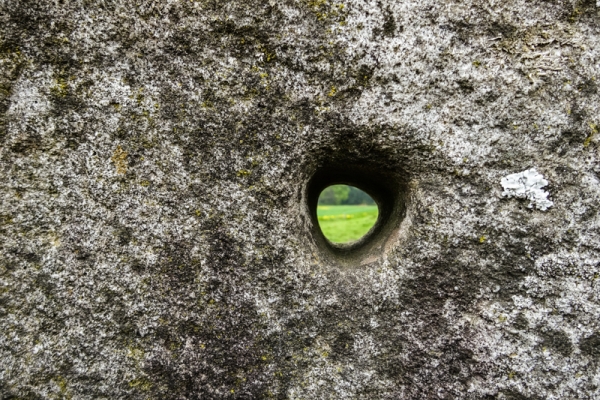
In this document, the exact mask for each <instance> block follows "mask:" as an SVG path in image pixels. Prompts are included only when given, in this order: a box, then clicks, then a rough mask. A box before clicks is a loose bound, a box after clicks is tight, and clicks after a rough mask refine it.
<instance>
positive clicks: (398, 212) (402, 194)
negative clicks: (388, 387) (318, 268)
mask: <svg viewBox="0 0 600 400" xmlns="http://www.w3.org/2000/svg"><path fill="white" fill-rule="evenodd" d="M339 184H342V185H349V186H354V187H356V188H358V189H360V190H362V191H364V192H366V193H367V194H368V195H369V196H371V198H373V200H374V201H375V203H376V204H377V207H378V211H379V215H378V217H377V221H376V222H375V225H373V227H372V228H371V230H370V231H369V232H367V234H365V235H364V236H363V237H362V238H360V239H359V240H356V241H353V242H350V243H333V242H331V241H329V240H327V238H326V237H325V236H324V234H323V232H322V230H321V228H320V225H319V222H318V215H317V206H318V201H319V196H320V194H321V192H322V191H323V190H324V189H325V188H327V187H329V186H332V185H339ZM406 199H407V184H406V179H405V176H404V174H402V173H401V172H400V171H394V170H390V169H385V168H382V167H380V166H379V165H377V164H370V163H369V162H365V161H364V160H361V161H360V162H349V161H345V162H337V163H330V164H327V165H323V166H321V167H320V168H318V169H317V170H316V171H315V173H314V174H313V176H312V178H311V179H310V180H309V182H308V185H307V189H306V201H307V207H308V212H309V214H310V218H311V222H312V224H311V234H312V236H313V238H314V241H315V243H316V245H317V246H318V247H319V249H320V250H321V253H322V255H323V256H325V257H326V258H328V259H329V260H331V261H333V262H335V263H337V264H341V265H346V266H356V265H363V264H368V263H370V262H374V261H376V260H377V259H378V258H379V257H380V256H381V254H383V252H384V251H385V247H386V243H387V242H388V241H389V240H390V239H393V238H394V237H395V236H396V233H397V232H398V230H399V228H400V223H401V222H402V220H403V219H404V215H405V209H406Z"/></svg>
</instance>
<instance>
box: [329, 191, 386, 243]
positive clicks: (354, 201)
mask: <svg viewBox="0 0 600 400" xmlns="http://www.w3.org/2000/svg"><path fill="white" fill-rule="evenodd" d="M378 214H379V210H378V208H377V205H376V204H375V201H374V200H373V199H372V198H371V196H369V195H368V194H367V193H365V192H363V191H362V190H360V189H358V188H356V187H354V186H349V185H332V186H329V187H327V188H325V189H324V190H323V191H322V192H321V195H320V196H319V202H318V205H317V218H318V220H319V226H320V227H321V231H322V232H323V235H324V236H325V237H326V238H327V239H328V240H329V241H331V242H333V243H349V242H354V241H356V240H358V239H360V238H361V237H363V236H364V235H365V234H366V233H367V232H369V230H370V229H371V227H373V225H374V224H375V222H376V221H377V216H378Z"/></svg>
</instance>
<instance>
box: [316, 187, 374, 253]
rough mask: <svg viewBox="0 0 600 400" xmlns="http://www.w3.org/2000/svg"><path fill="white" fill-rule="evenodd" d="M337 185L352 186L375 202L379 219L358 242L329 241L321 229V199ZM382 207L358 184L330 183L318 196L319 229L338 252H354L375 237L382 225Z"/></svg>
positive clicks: (326, 239)
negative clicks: (325, 192) (376, 229)
mask: <svg viewBox="0 0 600 400" xmlns="http://www.w3.org/2000/svg"><path fill="white" fill-rule="evenodd" d="M335 185H346V186H351V187H355V188H357V189H358V190H361V191H363V192H365V193H366V194H367V195H368V196H369V197H370V198H371V199H372V200H373V201H374V202H375V205H376V206H377V219H376V220H375V223H373V225H371V227H370V228H369V230H368V231H367V232H365V234H364V235H362V236H361V237H359V238H358V239H356V240H353V241H350V242H333V241H331V240H329V238H328V237H327V236H326V235H325V233H324V232H323V228H321V224H320V223H319V217H318V214H317V208H318V207H319V197H320V196H321V194H322V193H323V191H324V190H325V189H327V188H329V187H331V186H335ZM380 209H381V205H380V204H379V202H378V201H377V200H376V199H375V197H373V195H372V194H371V193H369V192H368V191H367V190H365V189H363V188H361V187H360V186H358V185H356V184H354V183H353V184H350V183H346V182H333V183H329V184H327V185H326V186H325V187H323V188H322V189H320V192H319V196H317V204H316V206H315V215H316V216H317V218H316V220H317V227H318V229H319V232H320V233H321V236H323V238H324V239H325V241H326V243H327V244H328V245H329V246H331V247H333V248H336V249H338V250H344V251H352V250H353V249H354V247H355V246H357V249H358V247H362V245H363V244H366V243H363V242H367V241H369V237H370V236H372V235H373V233H374V232H375V228H377V227H378V225H380V223H381V215H382V214H381V212H380Z"/></svg>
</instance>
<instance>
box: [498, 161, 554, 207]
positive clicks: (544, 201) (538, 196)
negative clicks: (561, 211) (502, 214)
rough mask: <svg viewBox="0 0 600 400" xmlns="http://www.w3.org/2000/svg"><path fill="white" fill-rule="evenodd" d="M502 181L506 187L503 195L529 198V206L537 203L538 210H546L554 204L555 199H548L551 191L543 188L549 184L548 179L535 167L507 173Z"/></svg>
mask: <svg viewBox="0 0 600 400" xmlns="http://www.w3.org/2000/svg"><path fill="white" fill-rule="evenodd" d="M500 183H501V184H502V188H503V189H504V191H503V192H502V195H503V196H507V197H516V198H518V199H527V200H529V205H528V206H527V207H529V208H532V207H533V206H534V205H535V208H537V209H538V210H542V211H546V210H547V209H548V208H550V207H552V206H553V205H554V202H553V201H551V200H548V195H549V194H550V193H548V192H547V191H545V190H542V188H543V187H545V186H547V185H548V181H547V180H545V179H544V176H543V175H542V174H540V173H538V172H537V171H536V170H535V168H531V169H528V170H526V171H523V172H519V173H516V174H510V175H507V176H505V177H504V178H502V180H501V181H500Z"/></svg>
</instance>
